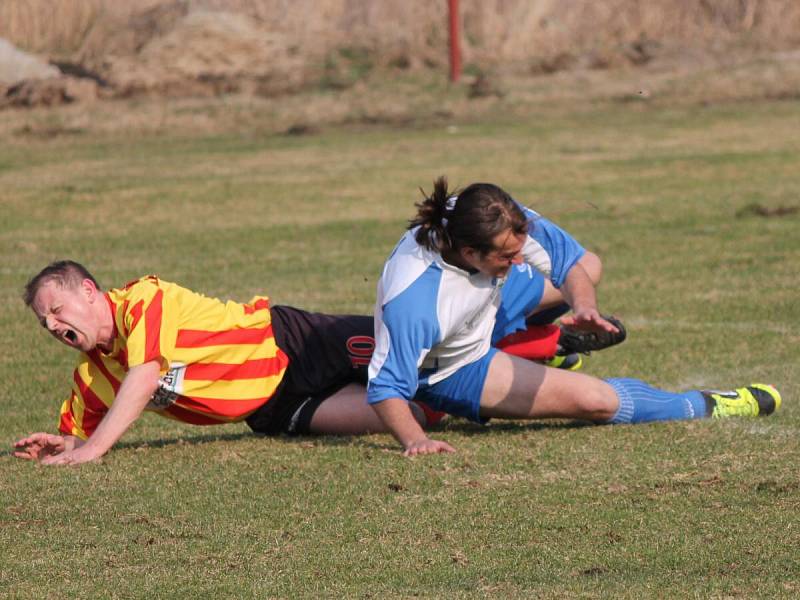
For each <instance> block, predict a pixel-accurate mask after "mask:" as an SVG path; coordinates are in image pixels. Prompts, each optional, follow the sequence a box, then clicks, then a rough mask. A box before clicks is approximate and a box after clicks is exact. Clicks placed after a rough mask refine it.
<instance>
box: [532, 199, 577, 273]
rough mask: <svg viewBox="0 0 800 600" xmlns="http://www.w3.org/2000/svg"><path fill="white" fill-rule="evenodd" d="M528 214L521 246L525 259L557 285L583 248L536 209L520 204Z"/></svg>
mask: <svg viewBox="0 0 800 600" xmlns="http://www.w3.org/2000/svg"><path fill="white" fill-rule="evenodd" d="M522 208H523V210H524V211H525V216H527V217H528V223H529V224H528V239H527V241H526V242H525V246H524V247H523V249H522V254H523V257H524V259H525V262H527V263H528V264H530V265H531V266H533V267H534V268H535V269H536V270H537V271H539V272H540V273H542V274H543V275H544V276H545V277H548V278H549V279H550V282H551V283H552V284H553V285H554V286H555V287H557V288H560V287H561V286H562V284H563V283H564V280H565V279H566V277H567V273H568V272H569V270H570V269H571V268H572V267H573V265H574V264H575V263H576V262H578V261H579V260H580V259H581V258H582V257H583V255H584V254H585V253H586V250H585V249H584V248H583V246H581V245H580V244H579V243H578V242H577V240H575V238H573V237H572V236H571V235H570V234H569V233H567V232H566V231H564V230H563V229H561V228H560V227H559V226H558V225H556V224H555V223H553V222H551V221H548V220H547V219H545V218H544V217H542V216H541V215H539V214H538V213H536V212H535V211H533V210H531V209H529V208H525V207H522Z"/></svg>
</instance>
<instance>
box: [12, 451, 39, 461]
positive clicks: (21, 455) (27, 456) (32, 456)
mask: <svg viewBox="0 0 800 600" xmlns="http://www.w3.org/2000/svg"><path fill="white" fill-rule="evenodd" d="M14 456H16V457H17V458H24V459H25V460H34V459H35V458H36V455H35V454H32V453H31V452H14Z"/></svg>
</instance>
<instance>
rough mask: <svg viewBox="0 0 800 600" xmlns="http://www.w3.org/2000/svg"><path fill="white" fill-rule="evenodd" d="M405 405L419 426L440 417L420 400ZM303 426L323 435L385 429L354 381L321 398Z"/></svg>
mask: <svg viewBox="0 0 800 600" xmlns="http://www.w3.org/2000/svg"><path fill="white" fill-rule="evenodd" d="M409 406H410V407H411V412H412V413H413V414H414V418H415V419H416V420H417V422H418V423H419V424H420V425H421V426H422V427H423V428H425V427H426V426H428V425H433V424H434V422H438V421H439V420H441V418H442V416H443V414H442V413H435V412H434V411H432V410H430V409H429V408H427V407H426V406H424V405H423V404H421V403H417V402H410V403H409ZM307 429H308V431H307V433H318V434H325V435H361V434H365V433H386V432H387V429H386V427H385V426H384V424H383V422H382V421H381V420H380V418H379V417H378V415H377V413H376V412H375V411H374V410H373V408H372V407H371V406H370V405H369V404H367V399H366V389H365V388H364V386H363V385H359V384H357V383H351V384H349V385H346V386H345V387H343V388H342V389H341V390H339V391H338V392H336V393H335V394H333V395H332V396H330V397H328V398H326V399H325V400H323V401H322V403H320V404H319V405H318V406H317V408H316V410H314V411H313V414H312V415H310V420H309V423H308V427H307ZM303 433H305V432H303Z"/></svg>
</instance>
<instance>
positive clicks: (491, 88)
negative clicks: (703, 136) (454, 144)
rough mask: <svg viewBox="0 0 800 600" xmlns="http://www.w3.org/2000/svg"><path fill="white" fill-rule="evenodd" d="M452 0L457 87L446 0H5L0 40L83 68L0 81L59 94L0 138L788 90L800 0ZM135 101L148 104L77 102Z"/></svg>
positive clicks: (20, 97) (42, 97) (31, 95)
mask: <svg viewBox="0 0 800 600" xmlns="http://www.w3.org/2000/svg"><path fill="white" fill-rule="evenodd" d="M461 5H462V21H463V32H464V35H463V43H464V59H465V64H466V77H465V82H466V85H467V86H469V85H471V84H472V83H478V80H479V79H482V78H483V79H488V80H489V85H488V86H484V88H480V89H478V88H475V89H472V88H471V89H468V90H466V93H465V89H464V88H463V87H462V88H461V89H460V90H459V89H455V90H454V89H453V88H452V87H447V86H446V85H444V84H443V79H444V73H445V70H446V62H447V27H446V22H447V3H446V2H445V0H439V1H438V2H429V1H423V0H406V1H404V2H364V1H362V0H295V1H293V2H289V1H288V0H141V1H139V2H135V3H123V2H118V1H116V0H4V1H3V2H0V37H6V38H7V39H9V40H10V41H11V42H13V43H14V44H16V45H17V46H19V47H21V48H23V49H26V50H28V51H31V52H35V53H37V54H38V55H39V56H42V57H44V58H47V59H49V60H51V61H55V62H57V63H59V64H60V65H62V66H63V65H68V66H70V65H71V66H72V67H79V68H80V69H81V70H83V73H82V74H81V75H80V77H81V78H75V77H64V78H62V79H61V80H59V81H56V82H52V81H49V82H44V83H43V84H41V85H39V86H38V87H37V86H36V85H32V86H31V87H30V89H28V88H25V87H23V88H21V89H18V90H16V91H15V93H16V94H17V96H16V97H13V96H10V95H9V94H6V98H5V100H4V99H3V98H2V90H0V107H2V106H3V104H4V103H5V104H6V105H12V106H47V105H57V104H72V105H71V106H66V107H62V109H61V110H60V112H59V113H58V114H55V113H50V112H48V113H46V114H45V113H37V112H35V111H29V114H27V115H23V114H21V113H17V114H14V115H12V116H9V115H8V114H7V111H0V134H3V133H8V132H16V133H22V134H25V135H28V134H30V135H33V136H49V135H58V134H62V133H64V132H66V133H80V132H85V131H87V130H114V131H118V130H120V129H131V130H136V131H142V130H148V131H163V130H165V129H176V128H177V129H183V130H191V131H195V132H197V131H207V132H213V131H220V130H227V131H230V130H247V131H260V132H274V131H300V132H303V131H307V130H308V129H309V128H319V127H325V126H327V125H329V124H341V123H349V122H356V123H375V122H380V123H390V124H401V125H407V124H409V123H412V122H420V121H430V120H431V119H439V120H444V121H447V120H448V119H451V118H452V117H458V118H462V119H463V118H464V117H466V116H470V117H471V116H480V115H481V114H483V113H485V112H486V111H487V110H492V111H494V110H502V111H504V112H510V111H513V110H516V109H517V108H520V107H527V108H526V110H530V107H531V106H535V105H542V104H548V103H549V104H552V103H555V102H559V101H568V102H571V103H572V104H574V103H576V102H577V103H581V102H592V101H596V100H598V99H599V100H609V99H610V100H612V101H620V102H633V103H638V102H642V101H646V102H651V103H652V102H663V103H670V104H676V103H677V104H686V103H693V104H703V103H709V102H718V101H741V100H750V99H759V98H765V97H766V98H782V99H785V98H797V97H800V53H798V51H797V50H795V48H798V47H800V2H797V0H672V1H668V0H602V1H597V0H595V1H591V0H485V1H478V0H462V2H461ZM87 74H88V75H89V76H90V78H89V79H87V78H86V75H87ZM542 74H549V75H550V76H548V77H541V76H539V75H542ZM92 77H93V78H94V79H91V78H92ZM96 82H97V83H96ZM320 91H323V92H325V93H323V94H320V93H319V92H320ZM473 92H477V93H475V94H473ZM287 94H291V96H289V97H287ZM142 95H148V96H151V97H153V98H155V99H156V102H155V103H150V104H147V105H144V104H139V103H136V100H134V103H135V106H134V108H135V110H126V107H124V106H122V105H121V104H119V103H116V104H111V105H105V106H102V105H101V106H97V105H96V104H92V103H90V101H91V100H93V99H95V98H97V97H101V98H102V97H113V98H133V99H138V98H141V96H142ZM165 96H166V97H171V98H173V99H180V100H179V101H176V102H170V103H165V102H164V103H162V102H160V101H159V99H160V98H163V97H165ZM474 96H480V97H478V98H475V97H474ZM220 97H222V98H223V99H222V101H221V102H220ZM206 99H208V100H206ZM76 100H82V101H81V102H76ZM4 113H6V114H4Z"/></svg>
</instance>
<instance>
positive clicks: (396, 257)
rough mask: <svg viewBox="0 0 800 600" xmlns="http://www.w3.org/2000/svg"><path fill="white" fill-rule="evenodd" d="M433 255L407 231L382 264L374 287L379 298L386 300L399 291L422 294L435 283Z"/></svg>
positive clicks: (437, 274)
mask: <svg viewBox="0 0 800 600" xmlns="http://www.w3.org/2000/svg"><path fill="white" fill-rule="evenodd" d="M437 257H438V254H437V253H435V252H431V251H429V250H427V249H425V248H423V247H421V246H420V245H419V244H417V242H416V240H415V239H414V236H413V231H409V232H407V233H406V234H405V235H404V236H403V238H402V239H401V240H400V243H399V244H398V245H397V246H396V247H395V250H394V252H392V255H391V256H390V257H389V259H388V260H387V261H386V264H385V265H384V268H383V273H382V275H381V281H380V285H379V290H378V291H379V295H380V300H381V302H382V303H383V304H386V303H388V302H390V301H392V300H394V299H396V298H398V297H399V296H401V295H409V294H411V295H416V296H420V295H425V294H426V290H429V289H430V288H432V287H436V286H437V285H438V281H439V280H440V279H441V272H442V268H441V266H440V265H439V262H438V260H437Z"/></svg>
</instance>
